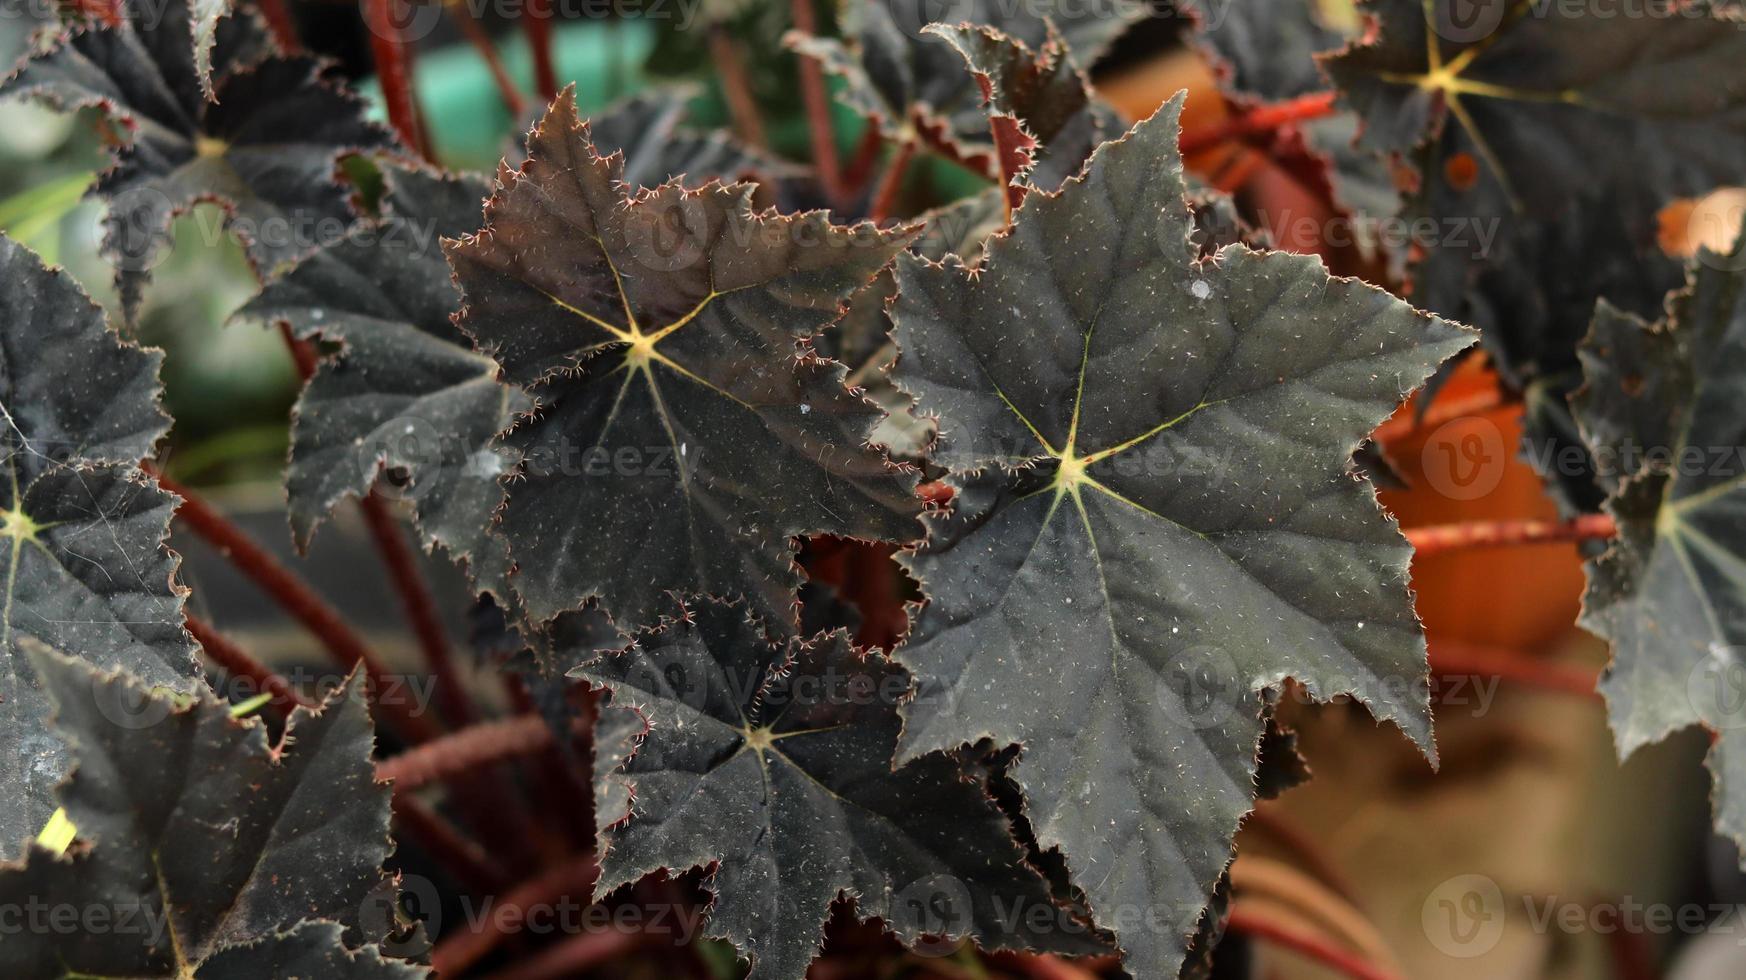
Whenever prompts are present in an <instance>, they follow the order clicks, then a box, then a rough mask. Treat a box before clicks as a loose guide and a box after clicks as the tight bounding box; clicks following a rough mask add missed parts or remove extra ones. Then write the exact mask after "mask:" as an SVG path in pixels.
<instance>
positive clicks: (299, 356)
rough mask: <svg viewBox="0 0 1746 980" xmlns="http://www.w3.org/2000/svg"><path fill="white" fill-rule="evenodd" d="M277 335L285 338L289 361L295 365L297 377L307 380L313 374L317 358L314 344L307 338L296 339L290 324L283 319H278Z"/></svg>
mask: <svg viewBox="0 0 1746 980" xmlns="http://www.w3.org/2000/svg"><path fill="white" fill-rule="evenodd" d="M279 336H281V337H284V338H285V347H286V349H287V350H289V351H290V352H291V363H292V364H294V365H296V367H297V377H298V378H300V379H301V380H303V381H308V380H309V379H310V377H311V376H313V375H314V374H315V365H316V361H317V360H318V359H319V355H318V354H316V352H315V345H314V344H312V343H310V342H309V341H307V340H298V339H297V335H296V334H294V333H292V332H291V324H289V323H287V322H285V321H283V320H281V321H279Z"/></svg>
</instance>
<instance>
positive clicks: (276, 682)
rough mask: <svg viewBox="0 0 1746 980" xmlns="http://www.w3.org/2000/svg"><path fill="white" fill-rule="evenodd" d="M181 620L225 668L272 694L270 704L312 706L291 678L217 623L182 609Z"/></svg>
mask: <svg viewBox="0 0 1746 980" xmlns="http://www.w3.org/2000/svg"><path fill="white" fill-rule="evenodd" d="M183 621H184V622H185V624H186V625H187V627H188V632H189V634H190V635H192V636H193V637H194V641H195V642H196V643H199V644H200V647H201V649H203V650H204V651H206V655H207V656H208V657H211V658H212V661H213V662H214V663H216V664H218V665H219V666H220V667H223V668H224V669H225V672H226V673H228V674H230V675H231V676H233V677H246V678H248V679H249V680H251V681H253V682H254V683H255V684H256V685H257V686H258V687H259V688H260V689H261V691H262V692H264V693H266V694H271V695H272V696H273V704H275V705H277V706H279V707H280V708H281V709H283V710H284V711H285V713H286V714H289V713H290V712H291V709H292V708H313V707H315V702H313V701H311V700H309V699H308V698H306V697H304V696H303V693H302V692H301V691H298V690H297V688H295V687H293V686H292V685H291V682H290V681H288V680H286V679H285V678H283V677H281V676H279V675H278V674H277V673H275V672H274V671H273V669H272V668H270V667H268V666H267V665H266V664H263V663H261V662H260V661H259V660H256V659H255V658H254V656H253V655H252V654H250V653H249V652H248V651H247V650H244V649H243V648H242V647H240V646H237V645H236V643H234V642H232V641H231V639H230V638H229V637H227V636H225V635H224V634H223V633H220V632H219V631H218V629H217V628H216V627H214V626H213V625H212V624H211V623H208V622H207V621H206V620H204V619H201V618H200V617H198V616H195V615H194V614H192V613H184V614H183Z"/></svg>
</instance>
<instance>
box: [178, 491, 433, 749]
mask: <svg viewBox="0 0 1746 980" xmlns="http://www.w3.org/2000/svg"><path fill="white" fill-rule="evenodd" d="M151 469H152V470H153V475H154V476H156V477H157V480H158V483H159V485H160V486H162V487H163V488H164V489H165V490H168V491H170V492H171V493H174V494H176V495H178V496H180V497H181V498H182V504H181V506H180V507H179V508H178V509H177V511H176V516H177V517H179V518H181V520H182V522H183V523H184V524H186V525H187V526H188V527H189V528H190V529H191V530H193V531H194V533H196V534H198V535H200V537H202V538H204V539H205V540H206V542H207V543H208V544H211V545H212V546H213V547H214V548H216V549H218V551H219V553H220V554H222V555H224V556H225V557H226V558H228V559H229V560H230V563H231V564H232V565H234V566H236V569H237V570H238V571H240V572H242V573H243V574H244V575H246V576H247V577H248V578H249V580H250V581H252V582H254V583H255V585H257V586H259V587H260V589H261V591H263V592H265V593H266V594H267V595H269V596H271V597H272V598H273V600H274V601H275V602H277V603H278V604H279V606H280V607H281V608H283V609H284V610H285V611H286V612H287V613H289V614H290V615H291V617H292V618H293V619H295V620H297V621H298V622H299V623H302V624H303V626H304V628H306V629H308V630H309V632H310V633H312V634H314V635H315V637H316V639H318V640H320V641H321V643H322V646H324V647H326V648H327V651H328V653H330V654H332V655H333V657H334V659H335V660H337V661H338V662H340V663H341V664H343V665H345V666H346V667H354V666H357V665H359V664H362V665H363V668H364V674H365V676H366V677H368V678H369V680H370V686H371V688H372V689H373V690H374V691H375V692H376V693H377V694H378V695H380V693H381V692H382V691H384V690H386V689H387V684H386V678H387V672H386V671H385V670H383V668H382V665H381V663H380V662H379V661H378V660H377V659H376V655H375V653H374V652H372V651H371V650H370V648H369V646H368V645H367V644H365V643H364V641H363V639H362V638H361V637H359V636H358V634H357V631H356V630H354V629H353V628H352V626H351V624H349V623H347V622H346V621H345V619H344V617H342V616H341V615H340V614H339V612H338V611H336V610H335V609H334V608H333V607H332V606H330V605H328V604H327V602H326V601H325V600H324V599H322V598H321V596H319V595H317V594H316V592H315V590H314V589H312V588H310V587H309V583H307V582H305V581H304V580H303V579H302V578H301V577H299V576H298V575H297V574H295V573H294V572H292V571H291V570H290V569H288V568H286V567H285V565H284V564H283V563H281V562H280V561H279V559H278V558H276V557H274V556H273V555H272V553H271V552H269V551H267V550H266V549H265V548H263V547H261V545H260V544H259V543H258V542H256V541H255V539H254V538H251V537H249V535H248V533H247V532H246V531H244V530H243V529H242V528H240V527H237V526H236V525H235V524H233V523H231V520H230V519H229V518H227V517H225V516H224V515H223V514H221V513H219V512H218V510H217V508H215V507H213V506H212V505H211V504H209V503H207V502H206V501H205V500H204V499H203V498H201V497H200V496H199V495H198V494H196V493H194V492H193V491H192V490H189V489H188V488H187V487H184V486H182V485H181V484H179V483H177V482H176V481H174V480H172V479H170V478H169V477H167V476H165V475H163V473H161V472H158V471H156V468H155V467H152V468H151ZM377 710H378V711H379V712H380V713H381V714H383V715H385V716H388V717H389V719H390V720H391V721H392V723H393V727H394V730H395V731H397V732H399V733H400V734H401V736H403V737H404V738H406V739H407V740H408V741H411V742H427V741H429V740H430V739H432V738H433V737H435V736H436V734H437V731H436V726H435V725H433V724H432V723H431V721H430V719H428V718H426V717H425V716H423V715H421V714H417V713H414V712H413V711H412V710H411V709H410V708H409V707H408V706H406V705H404V704H398V703H388V702H384V701H381V700H378V701H377Z"/></svg>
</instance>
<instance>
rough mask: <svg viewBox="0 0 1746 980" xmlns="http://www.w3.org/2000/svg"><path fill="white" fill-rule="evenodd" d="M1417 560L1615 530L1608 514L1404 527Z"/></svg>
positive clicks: (1608, 534)
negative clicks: (1437, 555)
mask: <svg viewBox="0 0 1746 980" xmlns="http://www.w3.org/2000/svg"><path fill="white" fill-rule="evenodd" d="M1405 533H1406V538H1407V541H1409V542H1411V544H1412V546H1413V549H1414V551H1415V552H1416V553H1417V555H1418V557H1424V556H1426V555H1435V554H1440V553H1442V552H1445V551H1459V550H1462V549H1466V548H1495V547H1507V546H1512V545H1524V544H1545V543H1548V542H1555V541H1593V540H1598V539H1601V538H1610V537H1612V536H1613V535H1615V534H1617V533H1618V527H1617V525H1615V524H1614V523H1613V519H1612V516H1611V515H1608V514H1583V515H1582V516H1580V517H1576V518H1573V519H1571V520H1568V521H1540V520H1518V521H1470V522H1466V523H1462V524H1433V525H1430V526H1428V527H1415V528H1408V529H1407V531H1406V532H1405Z"/></svg>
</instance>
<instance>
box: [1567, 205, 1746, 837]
mask: <svg viewBox="0 0 1746 980" xmlns="http://www.w3.org/2000/svg"><path fill="white" fill-rule="evenodd" d="M1743 243H1746V239H1743ZM1581 353H1582V360H1583V368H1584V375H1585V378H1586V385H1585V386H1584V388H1583V389H1582V390H1581V392H1579V393H1578V395H1577V396H1576V397H1575V398H1574V399H1573V400H1572V407H1573V408H1574V410H1575V413H1576V417H1577V420H1578V421H1579V422H1580V423H1581V426H1582V431H1583V434H1584V436H1585V437H1586V438H1587V439H1588V440H1589V443H1590V445H1591V447H1592V448H1593V450H1594V452H1595V454H1596V458H1597V459H1600V460H1602V461H1603V462H1604V463H1605V464H1606V465H1605V466H1604V467H1603V470H1602V472H1603V478H1604V480H1603V482H1604V483H1605V485H1606V486H1607V488H1608V491H1609V495H1608V499H1607V503H1606V508H1607V510H1608V511H1609V512H1610V513H1611V514H1612V515H1613V517H1614V520H1615V521H1616V522H1617V524H1618V529H1619V530H1618V537H1617V539H1615V540H1614V541H1613V543H1612V546H1611V547H1610V548H1609V549H1608V550H1607V551H1606V552H1605V553H1604V554H1602V555H1601V556H1600V557H1599V558H1597V559H1595V560H1592V561H1590V562H1589V563H1588V569H1587V570H1588V592H1587V595H1585V596H1584V598H1583V616H1582V622H1583V625H1584V626H1586V627H1587V628H1588V629H1589V630H1591V631H1592V632H1594V633H1596V634H1598V635H1600V636H1603V637H1605V638H1607V639H1608V640H1609V641H1611V643H1612V648H1613V663H1612V666H1611V668H1610V669H1609V671H1608V673H1607V675H1606V677H1605V678H1604V679H1603V680H1602V681H1601V691H1602V693H1604V694H1605V695H1606V697H1607V704H1608V711H1609V714H1610V715H1611V717H1612V725H1613V731H1614V733H1615V735H1616V736H1617V739H1618V743H1619V750H1620V752H1621V753H1622V754H1629V753H1631V752H1634V751H1635V750H1636V749H1638V748H1639V747H1641V746H1643V745H1645V744H1648V743H1649V742H1653V741H1657V740H1659V739H1660V738H1662V737H1663V736H1665V735H1666V734H1667V733H1668V732H1671V731H1674V730H1677V729H1680V728H1684V727H1686V726H1688V725H1692V724H1704V725H1707V726H1709V727H1710V729H1711V730H1713V731H1716V732H1719V733H1720V738H1719V739H1718V741H1717V743H1716V746H1715V748H1714V749H1713V750H1712V753H1711V757H1710V767H1711V768H1712V769H1713V770H1715V773H1716V779H1717V782H1718V792H1717V793H1716V794H1715V800H1716V811H1717V812H1716V818H1717V821H1718V823H1719V824H1720V825H1721V826H1722V829H1723V830H1725V831H1726V832H1727V833H1729V834H1730V835H1731V836H1732V837H1733V838H1734V839H1735V840H1736V841H1739V842H1742V843H1746V769H1742V760H1746V712H1742V710H1741V709H1740V702H1739V699H1738V695H1739V692H1740V690H1741V687H1742V677H1743V676H1746V412H1743V411H1742V410H1741V392H1742V391H1743V390H1746V248H1743V247H1740V246H1736V248H1735V250H1734V252H1733V254H1732V255H1726V256H1723V255H1715V254H1712V253H1707V252H1706V253H1702V254H1701V255H1700V256H1699V259H1698V261H1697V262H1695V263H1694V264H1693V266H1692V269H1691V272H1690V280H1689V282H1688V285H1687V286H1686V288H1685V289H1684V290H1682V291H1680V292H1678V293H1675V294H1673V296H1671V297H1670V298H1669V302H1668V305H1667V313H1666V316H1665V317H1664V318H1663V319H1662V320H1660V321H1658V322H1656V323H1654V324H1649V323H1645V322H1644V321H1642V320H1641V319H1639V318H1637V317H1635V316H1632V315H1630V314H1626V313H1622V312H1620V311H1618V310H1616V309H1613V308H1611V307H1609V306H1606V305H1604V304H1603V305H1602V306H1601V308H1600V309H1599V310H1598V311H1597V312H1596V314H1595V318H1594V329H1593V331H1592V333H1591V334H1590V335H1589V337H1588V339H1587V340H1586V341H1585V342H1584V344H1583V347H1582V351H1581Z"/></svg>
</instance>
